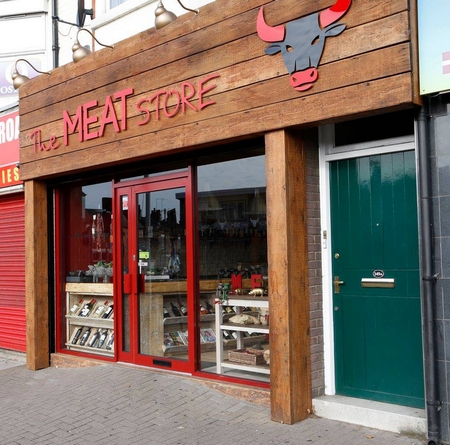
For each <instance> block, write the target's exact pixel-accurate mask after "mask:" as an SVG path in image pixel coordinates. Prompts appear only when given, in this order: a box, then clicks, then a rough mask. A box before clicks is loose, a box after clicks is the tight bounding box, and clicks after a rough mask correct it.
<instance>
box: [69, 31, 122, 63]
mask: <svg viewBox="0 0 450 445" xmlns="http://www.w3.org/2000/svg"><path fill="white" fill-rule="evenodd" d="M80 31H86V32H87V33H89V34H90V35H91V36H92V38H93V39H94V40H95V41H96V42H97V43H98V44H99V45H101V46H104V47H105V48H111V49H114V46H111V45H104V44H103V43H100V42H99V41H98V40H97V39H96V38H95V36H94V34H92V33H91V32H90V31H88V30H87V29H86V28H80V29H79V30H78V31H77V37H76V39H75V43H74V44H73V46H72V53H73V54H72V59H73V61H74V62H75V63H76V62H79V61H80V60H81V59H84V58H85V57H86V56H88V55H89V54H91V50H90V49H88V48H86V47H85V46H81V44H80V42H79V41H78V34H79V33H80Z"/></svg>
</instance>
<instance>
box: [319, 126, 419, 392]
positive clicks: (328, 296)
mask: <svg viewBox="0 0 450 445" xmlns="http://www.w3.org/2000/svg"><path fill="white" fill-rule="evenodd" d="M415 146H416V144H415V140H414V136H413V135H411V136H406V137H398V138H392V139H383V140H378V141H370V142H365V143H362V144H354V145H346V146H340V147H335V146H334V125H333V124H331V125H326V126H323V127H319V181H320V221H321V227H320V233H321V239H322V248H321V253H322V307H323V343H324V367H325V369H324V373H325V394H326V395H334V394H336V384H335V366H334V365H335V363H334V334H333V279H332V268H331V242H332V240H331V230H330V229H331V225H330V178H329V163H330V162H332V161H337V160H340V159H350V158H357V157H362V156H371V155H375V154H376V155H379V154H384V153H394V152H400V151H406V150H414V149H415Z"/></svg>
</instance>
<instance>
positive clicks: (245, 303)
mask: <svg viewBox="0 0 450 445" xmlns="http://www.w3.org/2000/svg"><path fill="white" fill-rule="evenodd" d="M220 305H222V306H232V307H234V308H235V312H236V314H237V315H239V314H241V313H242V309H243V308H245V307H251V308H258V309H266V310H268V309H269V299H268V297H253V296H245V295H243V296H234V295H229V296H228V298H227V300H223V301H222V300H221V301H220ZM220 305H219V304H217V306H218V308H217V309H216V317H215V320H216V335H217V337H218V338H220V337H222V333H223V331H232V332H235V333H236V347H237V349H238V350H240V349H244V348H245V344H249V343H248V341H249V340H252V341H251V343H256V342H257V341H258V337H259V339H261V336H262V337H263V338H264V337H265V336H266V335H268V334H269V325H268V324H267V325H266V326H264V325H261V324H258V325H257V324H242V325H241V324H236V323H230V322H229V321H228V320H227V319H226V318H224V316H223V313H222V311H221V310H218V309H220ZM244 332H248V333H250V334H251V333H258V334H261V336H258V337H247V338H244ZM228 348H229V345H227V344H226V343H224V342H218V345H217V349H216V361H217V373H218V374H222V373H223V370H224V368H228V369H238V370H241V371H250V372H258V373H262V374H270V366H269V365H267V364H265V363H264V364H258V365H248V364H242V363H236V362H232V361H230V360H228V359H226V358H225V349H228Z"/></svg>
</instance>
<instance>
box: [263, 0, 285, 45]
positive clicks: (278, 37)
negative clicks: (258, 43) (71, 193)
mask: <svg viewBox="0 0 450 445" xmlns="http://www.w3.org/2000/svg"><path fill="white" fill-rule="evenodd" d="M256 29H257V30H258V35H259V38H260V39H261V40H264V41H265V42H282V41H283V40H284V33H285V29H284V25H278V26H269V25H268V24H267V23H266V21H265V20H264V12H263V7H262V6H261V9H260V10H259V14H258V20H257V22H256Z"/></svg>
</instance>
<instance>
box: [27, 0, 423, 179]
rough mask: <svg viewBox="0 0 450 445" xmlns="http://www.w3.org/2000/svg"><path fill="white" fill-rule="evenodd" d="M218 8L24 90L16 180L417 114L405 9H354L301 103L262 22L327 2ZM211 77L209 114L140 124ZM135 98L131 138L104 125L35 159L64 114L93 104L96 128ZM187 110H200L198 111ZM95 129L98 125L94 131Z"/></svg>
mask: <svg viewBox="0 0 450 445" xmlns="http://www.w3.org/2000/svg"><path fill="white" fill-rule="evenodd" d="M220 2H221V1H220V0H219V1H217V2H214V3H213V4H210V5H206V6H205V7H203V8H201V11H200V14H199V15H198V16H193V15H189V14H185V15H183V16H182V17H180V18H179V19H178V20H177V21H175V22H174V23H173V24H171V25H170V26H169V27H166V28H164V29H163V30H160V31H155V30H154V29H152V30H148V31H144V32H143V33H140V34H138V35H136V36H134V37H131V38H129V39H127V40H125V41H123V42H119V43H118V44H116V45H115V47H114V50H111V49H109V48H104V49H101V50H99V51H97V52H95V53H93V54H92V55H90V56H89V57H87V58H86V59H84V60H82V61H80V62H79V63H77V64H74V63H70V64H67V65H64V66H62V67H60V68H57V69H55V70H53V72H52V73H51V75H50V76H39V77H37V78H35V79H33V80H32V81H30V82H28V83H27V84H26V85H24V86H23V87H22V88H21V89H20V97H21V99H20V109H19V111H20V125H21V136H20V144H21V150H20V162H21V170H20V174H21V179H22V180H29V179H32V178H37V177H40V178H48V177H51V176H54V175H61V174H64V173H65V172H68V171H71V172H77V171H82V170H86V169H95V168H99V167H100V166H108V165H109V166H114V165H119V164H122V163H124V162H127V161H132V160H140V159H145V158H151V157H154V156H158V155H160V154H163V153H166V154H168V153H177V152H179V151H186V150H191V149H195V148H196V147H200V146H205V145H208V144H214V143H217V142H219V141H225V140H230V139H239V138H243V137H253V136H259V135H262V134H264V133H266V132H270V131H275V130H279V129H282V128H287V127H295V126H297V127H299V126H305V125H307V126H311V125H318V124H322V123H324V122H333V121H335V120H336V119H341V120H342V119H349V118H352V117H354V116H357V115H358V114H364V113H367V112H369V111H371V112H381V111H392V110H394V109H399V108H405V107H412V106H414V105H415V104H417V103H420V98H419V97H418V95H417V93H416V92H417V76H416V75H415V72H414V71H413V67H415V65H416V56H415V45H414V42H411V37H410V36H411V33H412V32H414V31H415V29H414V26H413V25H414V23H415V21H414V20H413V19H412V18H411V14H412V13H411V12H410V11H409V10H408V2H407V1H406V0H393V1H388V0H380V1H378V2H372V1H369V0H353V2H352V6H351V8H350V10H349V12H348V13H347V14H346V15H345V16H344V17H343V18H342V19H341V21H342V22H343V23H345V24H346V25H347V29H346V30H345V31H344V32H343V33H342V34H341V35H339V36H337V37H333V38H328V39H327V41H326V44H325V50H324V53H323V56H322V60H321V63H320V66H319V79H318V81H317V82H316V83H315V85H314V86H313V88H311V89H310V90H308V91H306V92H304V93H299V92H297V91H295V90H294V89H293V88H292V87H291V86H290V85H289V75H288V73H287V70H286V67H285V66H284V63H283V60H282V57H281V55H280V54H277V55H274V56H268V55H266V54H265V53H264V48H265V47H266V46H267V44H266V43H265V42H263V41H262V40H261V39H260V38H259V37H258V35H257V33H256V16H257V13H258V11H259V8H260V6H261V5H265V16H266V20H267V22H268V23H270V24H271V25H276V24H279V23H286V22H287V21H289V20H292V19H296V18H298V17H301V16H304V15H307V14H309V13H311V12H315V11H318V10H321V9H324V8H326V7H328V6H330V5H329V3H330V2H329V1H325V0H321V1H317V2H310V1H306V0H303V1H294V0H277V1H271V2H264V1H262V0H248V1H245V2H240V1H236V0H234V1H227V2H226V4H225V3H224V7H223V8H221V7H220ZM414 35H415V34H414ZM211 74H217V75H219V76H220V77H218V78H217V79H214V82H213V83H214V84H215V85H216V87H215V88H214V89H213V90H211V92H210V93H208V94H207V100H211V101H214V102H215V104H214V105H211V106H209V107H207V108H205V109H204V110H202V111H194V110H192V109H190V108H188V109H187V110H186V112H185V113H179V114H177V115H176V116H175V117H172V118H161V119H160V120H156V119H154V118H153V119H152V120H151V121H150V122H149V123H148V124H145V125H138V123H139V122H140V121H141V120H142V115H141V114H140V113H139V111H138V109H137V107H136V105H137V103H138V102H139V101H140V100H142V99H145V98H150V97H152V95H153V94H155V93H157V92H160V91H162V90H180V88H182V85H183V82H189V83H191V84H193V85H196V84H197V82H198V81H199V80H201V79H204V78H205V77H207V76H209V75H211ZM130 87H131V88H133V89H134V92H133V95H132V96H130V97H129V99H128V100H127V116H128V117H127V125H126V129H125V130H123V131H119V132H117V131H113V129H112V126H111V125H107V126H106V131H105V133H104V135H103V136H102V137H98V138H93V139H90V140H86V141H83V142H79V141H78V133H75V134H72V135H70V137H69V144H68V146H65V145H61V146H60V147H59V148H58V149H56V150H48V151H38V152H37V153H36V152H35V150H34V146H33V143H32V142H33V141H32V140H31V138H30V134H31V133H32V131H33V130H35V129H40V130H41V132H42V142H43V143H44V144H46V145H48V142H49V140H50V137H51V136H54V137H56V138H57V139H58V140H59V141H61V140H62V137H63V124H62V117H63V111H64V110H66V111H67V112H68V113H69V114H70V115H71V116H73V115H74V114H75V113H76V111H77V109H78V107H79V106H80V105H82V104H85V103H87V102H90V101H94V100H95V101H97V102H98V106H97V108H93V109H91V110H90V112H89V115H90V116H92V117H93V118H95V117H98V118H100V116H101V113H102V112H103V106H104V104H105V101H106V98H107V97H113V95H114V93H115V92H118V91H121V90H123V89H125V88H130ZM385 92H390V94H389V97H387V96H386V94H385ZM361 94H363V96H361ZM378 95H381V97H382V99H380V98H379V97H378ZM361 97H364V100H361ZM355 99H356V100H355ZM169 103H170V102H169ZM192 104H193V105H194V106H197V105H198V100H197V99H195V100H193V101H192ZM114 109H115V110H116V113H117V115H118V116H121V115H122V112H123V111H124V110H122V109H121V104H120V102H119V101H115V103H114ZM169 110H171V111H173V108H170V107H169ZM99 125H100V123H99V122H97V123H93V124H92V125H91V126H90V131H95V130H96V129H98V127H99Z"/></svg>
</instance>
